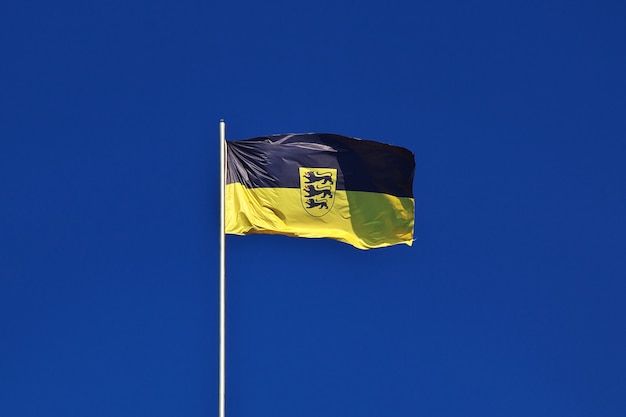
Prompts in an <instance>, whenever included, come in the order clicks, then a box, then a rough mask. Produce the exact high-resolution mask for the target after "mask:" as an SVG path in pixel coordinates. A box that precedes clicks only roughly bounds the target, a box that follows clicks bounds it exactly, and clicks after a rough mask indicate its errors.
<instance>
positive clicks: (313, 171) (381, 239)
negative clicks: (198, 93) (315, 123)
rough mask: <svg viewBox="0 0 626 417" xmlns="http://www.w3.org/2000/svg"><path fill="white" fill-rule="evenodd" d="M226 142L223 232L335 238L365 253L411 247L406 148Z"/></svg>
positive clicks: (411, 161)
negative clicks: (398, 246) (389, 248)
mask: <svg viewBox="0 0 626 417" xmlns="http://www.w3.org/2000/svg"><path fill="white" fill-rule="evenodd" d="M226 144H227V162H226V226H225V227H226V233H230V234H237V235H245V234H252V233H270V234H282V235H289V236H298V237H308V238H331V239H337V240H340V241H342V242H345V243H348V244H350V245H353V246H355V247H357V248H360V249H370V248H378V247H384V246H390V245H396V244H400V243H404V244H407V245H409V246H410V245H411V244H412V242H413V223H414V213H415V203H414V199H413V174H414V172H415V158H414V156H413V153H411V151H409V150H408V149H405V148H401V147H398V146H392V145H387V144H383V143H379V142H373V141H369V140H361V139H354V138H349V137H345V136H339V135H334V134H316V133H307V134H288V135H272V136H262V137H258V138H254V139H247V140H241V141H231V142H226Z"/></svg>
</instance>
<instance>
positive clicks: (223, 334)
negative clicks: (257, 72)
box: [219, 119, 226, 417]
mask: <svg viewBox="0 0 626 417" xmlns="http://www.w3.org/2000/svg"><path fill="white" fill-rule="evenodd" d="M225 187H226V123H225V122H224V120H223V119H222V120H220V368H219V374H220V382H219V417H224V415H225V413H224V411H225V408H226V407H225V405H226V404H225V402H226V230H225V204H226V198H225V197H226V196H225V194H226V193H225Z"/></svg>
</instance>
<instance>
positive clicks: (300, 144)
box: [226, 133, 415, 198]
mask: <svg viewBox="0 0 626 417" xmlns="http://www.w3.org/2000/svg"><path fill="white" fill-rule="evenodd" d="M227 147H228V148H227V173H226V183H227V184H230V183H237V182H238V183H241V184H242V185H244V186H246V187H248V188H300V174H299V169H298V168H299V167H308V168H336V169H337V190H348V191H368V192H375V193H385V194H390V195H394V196H397V197H410V198H412V197H413V175H414V172H415V157H414V156H413V153H412V152H411V151H409V150H408V149H405V148H402V147H399V146H393V145H387V144H384V143H380V142H374V141H370V140H361V139H354V138H349V137H346V136H340V135H334V134H328V133H306V134H287V135H271V136H261V137H258V138H253V139H246V140H240V141H231V142H227Z"/></svg>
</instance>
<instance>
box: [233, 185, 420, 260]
mask: <svg viewBox="0 0 626 417" xmlns="http://www.w3.org/2000/svg"><path fill="white" fill-rule="evenodd" d="M316 201H324V202H325V203H326V204H324V205H323V206H322V207H317V206H313V207H309V205H310V204H311V203H308V204H307V202H306V199H303V198H302V194H301V190H300V189H297V188H247V187H245V186H243V185H242V184H240V183H231V184H227V185H226V233H229V234H236V235H246V234H254V233H269V234H282V235H288V236H297V237H307V238H331V239H336V240H339V241H342V242H345V243H348V244H350V245H353V246H355V247H357V248H360V249H370V248H379V247H384V246H391V245H396V244H406V245H409V246H411V244H412V242H413V222H414V214H415V204H414V200H413V198H406V197H395V196H392V195H388V194H383V193H373V192H364V191H345V190H337V191H335V193H334V195H333V197H332V199H329V198H326V199H323V200H321V199H320V200H316ZM305 207H306V208H305Z"/></svg>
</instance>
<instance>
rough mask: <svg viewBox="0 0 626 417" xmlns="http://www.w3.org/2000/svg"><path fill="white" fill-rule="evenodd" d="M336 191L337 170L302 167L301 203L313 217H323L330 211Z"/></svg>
mask: <svg viewBox="0 0 626 417" xmlns="http://www.w3.org/2000/svg"><path fill="white" fill-rule="evenodd" d="M336 189H337V169H336V168H305V167H300V201H301V202H302V207H304V209H305V210H306V212H307V213H309V214H310V215H311V216H314V217H322V216H323V215H325V214H327V213H328V212H329V211H330V209H331V208H332V207H333V203H334V202H335V190H336Z"/></svg>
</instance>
